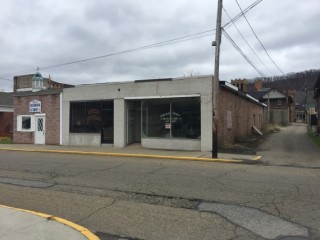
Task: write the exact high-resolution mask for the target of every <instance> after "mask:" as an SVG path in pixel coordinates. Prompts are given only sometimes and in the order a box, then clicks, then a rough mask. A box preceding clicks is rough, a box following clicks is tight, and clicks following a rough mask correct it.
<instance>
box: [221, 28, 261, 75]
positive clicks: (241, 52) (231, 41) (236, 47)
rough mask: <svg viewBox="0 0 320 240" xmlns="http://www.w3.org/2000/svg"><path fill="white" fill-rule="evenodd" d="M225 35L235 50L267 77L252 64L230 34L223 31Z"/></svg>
mask: <svg viewBox="0 0 320 240" xmlns="http://www.w3.org/2000/svg"><path fill="white" fill-rule="evenodd" d="M222 33H223V35H224V36H225V37H226V38H227V39H228V40H229V41H230V43H231V44H232V45H233V46H234V48H235V49H236V50H237V51H238V52H239V53H240V54H241V55H242V56H243V57H244V59H245V60H246V61H247V62H248V63H249V64H250V65H251V66H252V67H253V68H254V69H255V70H256V71H257V72H258V73H259V74H260V75H261V76H262V77H265V75H264V74H263V73H262V72H261V71H260V70H259V69H258V68H257V67H256V66H255V65H254V64H253V62H251V60H250V59H249V58H248V57H247V55H246V54H245V53H244V52H243V51H242V50H241V48H240V47H239V46H238V45H237V44H236V43H235V41H233V39H232V38H231V37H230V36H229V35H228V33H227V32H226V31H225V30H224V29H222Z"/></svg>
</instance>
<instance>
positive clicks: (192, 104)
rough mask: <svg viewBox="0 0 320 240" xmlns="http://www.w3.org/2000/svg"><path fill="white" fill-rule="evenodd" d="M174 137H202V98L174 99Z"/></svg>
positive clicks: (172, 113)
mask: <svg viewBox="0 0 320 240" xmlns="http://www.w3.org/2000/svg"><path fill="white" fill-rule="evenodd" d="M171 104H172V112H171V115H172V122H171V124H172V137H174V138H199V137H200V125H201V123H200V98H175V99H172V102H171Z"/></svg>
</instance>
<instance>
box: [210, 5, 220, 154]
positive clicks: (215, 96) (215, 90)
mask: <svg viewBox="0 0 320 240" xmlns="http://www.w3.org/2000/svg"><path fill="white" fill-rule="evenodd" d="M221 16H222V0H218V9H217V24H216V41H214V42H213V43H212V46H215V47H216V49H215V60H214V77H213V78H212V84H211V85H212V115H213V116H212V158H217V157H218V107H219V105H218V101H219V64H220V45H221Z"/></svg>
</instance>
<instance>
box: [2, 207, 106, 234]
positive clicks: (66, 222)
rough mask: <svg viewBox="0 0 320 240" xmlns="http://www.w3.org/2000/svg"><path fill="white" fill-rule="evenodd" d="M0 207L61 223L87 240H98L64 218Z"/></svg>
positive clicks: (83, 228)
mask: <svg viewBox="0 0 320 240" xmlns="http://www.w3.org/2000/svg"><path fill="white" fill-rule="evenodd" d="M0 207H4V208H9V209H14V210H17V211H20V212H26V213H31V214H33V215H36V216H39V217H42V218H46V219H48V220H53V221H56V222H59V223H62V224H64V225H66V226H68V227H70V228H73V229H75V230H76V231H78V232H80V233H81V234H82V235H83V236H85V237H86V238H87V239H88V240H100V238H98V237H97V236H96V235H94V234H93V233H92V232H91V231H90V230H89V229H87V228H85V227H82V226H80V225H78V224H76V223H73V222H71V221H68V220H66V219H64V218H60V217H55V216H53V215H49V214H45V213H41V212H35V211H31V210H26V209H22V208H15V207H9V206H5V205H1V204H0Z"/></svg>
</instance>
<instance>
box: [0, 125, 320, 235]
mask: <svg viewBox="0 0 320 240" xmlns="http://www.w3.org/2000/svg"><path fill="white" fill-rule="evenodd" d="M303 127H304V128H305V126H302V127H301V126H292V127H289V128H286V129H282V131H281V132H280V133H277V134H274V135H272V136H271V137H270V138H268V140H267V141H266V142H265V143H264V144H263V145H262V146H261V150H262V151H261V152H260V154H262V156H263V159H264V161H265V163H264V164H261V165H240V164H220V163H206V162H189V161H188V162H181V161H170V160H156V159H134V158H115V157H96V156H80V155H63V154H44V153H21V152H6V151H1V152H0V204H3V205H10V206H13V207H19V208H25V209H30V210H35V211H40V212H44V213H48V214H53V215H56V216H59V217H63V218H66V219H68V220H71V221H74V222H76V223H78V224H80V225H83V226H85V227H87V228H89V229H90V230H92V231H93V232H96V233H97V234H98V235H99V236H101V239H120V238H121V237H120V236H122V238H121V239H281V238H282V237H284V236H300V237H301V239H320V214H319V212H320V186H319V184H320V168H318V167H316V165H317V164H319V161H320V159H316V158H315V157H317V156H318V158H319V155H317V154H318V153H319V152H317V151H319V149H317V148H312V149H313V150H309V149H308V151H306V152H304V154H301V156H300V157H299V158H297V157H296V155H297V153H296V152H294V150H292V149H297V147H294V146H292V147H291V146H290V147H289V148H284V147H278V145H279V144H280V142H281V141H280V140H279V139H282V138H283V135H285V136H286V137H285V139H295V140H294V142H293V144H297V146H302V144H306V143H305V142H306V139H305V138H303V136H304V133H303V131H304V130H303ZM301 132H302V133H301ZM290 134H291V135H290ZM299 139H300V140H301V141H299ZM278 140H279V141H280V142H278V144H276V146H272V144H271V143H270V141H271V142H274V143H277V141H278ZM307 140H308V139H307ZM288 141H289V140H288ZM309 144H312V143H307V145H309ZM276 147H277V148H276ZM301 152H303V150H301ZM273 154H274V155H273ZM283 156H286V157H285V160H284V159H283ZM297 159H298V160H299V161H297ZM296 239H297V238H296Z"/></svg>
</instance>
